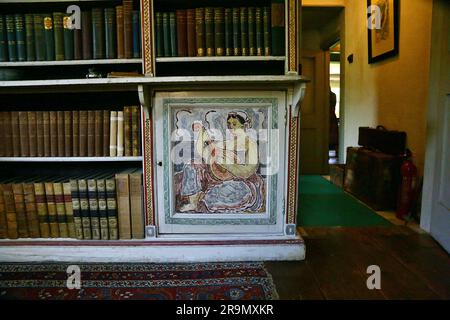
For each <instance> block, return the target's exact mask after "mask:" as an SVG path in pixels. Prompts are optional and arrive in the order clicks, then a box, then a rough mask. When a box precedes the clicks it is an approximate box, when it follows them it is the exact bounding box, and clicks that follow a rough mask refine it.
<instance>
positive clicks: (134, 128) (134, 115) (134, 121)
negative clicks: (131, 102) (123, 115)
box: [131, 106, 141, 157]
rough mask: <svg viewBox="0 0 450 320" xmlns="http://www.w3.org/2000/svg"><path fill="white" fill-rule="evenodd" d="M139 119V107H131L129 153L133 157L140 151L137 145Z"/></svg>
mask: <svg viewBox="0 0 450 320" xmlns="http://www.w3.org/2000/svg"><path fill="white" fill-rule="evenodd" d="M139 120H140V117H139V107H137V106H133V107H131V151H132V153H131V155H132V156H133V157H138V156H139V155H140V153H141V152H140V146H139V127H140V121H139Z"/></svg>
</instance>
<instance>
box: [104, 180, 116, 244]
mask: <svg viewBox="0 0 450 320" xmlns="http://www.w3.org/2000/svg"><path fill="white" fill-rule="evenodd" d="M105 184H106V205H107V210H108V230H109V239H110V240H117V239H119V230H118V219H117V201H116V180H115V179H106V181H105Z"/></svg>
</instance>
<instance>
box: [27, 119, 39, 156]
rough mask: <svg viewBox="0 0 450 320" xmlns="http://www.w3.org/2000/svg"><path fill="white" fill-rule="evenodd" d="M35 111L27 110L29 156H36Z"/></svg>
mask: <svg viewBox="0 0 450 320" xmlns="http://www.w3.org/2000/svg"><path fill="white" fill-rule="evenodd" d="M36 115H37V114H36V112H35V111H28V112H27V118H28V121H27V122H28V146H29V149H28V150H29V156H30V157H36V156H37V144H38V143H37V119H36Z"/></svg>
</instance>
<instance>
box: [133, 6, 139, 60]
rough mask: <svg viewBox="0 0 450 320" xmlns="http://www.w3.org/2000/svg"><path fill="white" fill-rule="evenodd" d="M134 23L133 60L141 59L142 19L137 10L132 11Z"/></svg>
mask: <svg viewBox="0 0 450 320" xmlns="http://www.w3.org/2000/svg"><path fill="white" fill-rule="evenodd" d="M132 23H133V58H140V57H141V19H140V13H139V11H137V10H133V11H132Z"/></svg>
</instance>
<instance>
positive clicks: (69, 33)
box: [63, 14, 75, 60]
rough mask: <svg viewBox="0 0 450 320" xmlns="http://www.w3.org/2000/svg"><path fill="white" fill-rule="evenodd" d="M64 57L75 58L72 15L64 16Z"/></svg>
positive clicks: (67, 58)
mask: <svg viewBox="0 0 450 320" xmlns="http://www.w3.org/2000/svg"><path fill="white" fill-rule="evenodd" d="M63 28H64V29H63V36H64V59H65V60H74V58H75V57H74V30H73V29H72V19H71V18H70V15H67V14H65V15H64V16H63Z"/></svg>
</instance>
